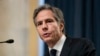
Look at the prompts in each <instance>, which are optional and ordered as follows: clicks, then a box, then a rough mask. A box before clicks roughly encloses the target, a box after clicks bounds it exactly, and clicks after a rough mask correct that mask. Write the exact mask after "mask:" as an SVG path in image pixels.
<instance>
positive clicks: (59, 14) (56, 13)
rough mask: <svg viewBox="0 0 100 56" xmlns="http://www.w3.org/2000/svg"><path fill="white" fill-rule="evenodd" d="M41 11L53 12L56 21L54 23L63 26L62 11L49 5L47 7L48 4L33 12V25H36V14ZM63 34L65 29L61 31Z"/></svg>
mask: <svg viewBox="0 0 100 56" xmlns="http://www.w3.org/2000/svg"><path fill="white" fill-rule="evenodd" d="M42 10H51V11H52V12H53V14H54V18H55V19H56V21H57V22H58V23H63V24H64V16H63V13H62V11H61V10H60V9H59V8H56V7H54V6H50V5H48V4H45V5H43V6H40V7H38V8H36V9H35V10H34V13H33V20H34V24H35V25H36V22H35V21H36V20H35V19H36V17H37V15H38V13H39V12H40V11H42ZM62 32H63V33H65V28H64V29H63V31H62Z"/></svg>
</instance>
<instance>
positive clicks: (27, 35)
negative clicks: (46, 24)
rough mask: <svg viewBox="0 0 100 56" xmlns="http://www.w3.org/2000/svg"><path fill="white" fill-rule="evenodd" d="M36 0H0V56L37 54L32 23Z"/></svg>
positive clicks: (36, 39) (36, 4)
mask: <svg viewBox="0 0 100 56" xmlns="http://www.w3.org/2000/svg"><path fill="white" fill-rule="evenodd" d="M37 6H38V0H0V41H4V40H7V39H10V38H11V39H14V40H15V42H14V43H13V44H0V56H38V38H37V33H36V29H35V26H34V24H33V20H32V15H33V10H34V8H36V7H37Z"/></svg>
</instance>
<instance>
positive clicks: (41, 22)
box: [36, 10, 64, 43]
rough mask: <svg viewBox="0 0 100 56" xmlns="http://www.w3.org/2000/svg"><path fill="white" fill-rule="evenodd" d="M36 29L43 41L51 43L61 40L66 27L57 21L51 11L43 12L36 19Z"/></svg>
mask: <svg viewBox="0 0 100 56" xmlns="http://www.w3.org/2000/svg"><path fill="white" fill-rule="evenodd" d="M36 28H37V31H38V33H39V35H40V37H41V39H42V40H43V41H44V42H46V43H49V42H57V41H58V40H59V39H60V37H61V36H62V30H63V28H64V25H63V24H62V23H58V22H57V21H56V20H55V18H54V15H53V13H52V11H51V10H42V11H40V12H39V13H38V15H37V17H36Z"/></svg>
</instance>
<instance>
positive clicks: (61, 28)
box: [60, 23, 64, 31]
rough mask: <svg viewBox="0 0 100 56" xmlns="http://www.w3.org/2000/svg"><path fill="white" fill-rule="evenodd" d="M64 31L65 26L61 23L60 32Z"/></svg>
mask: <svg viewBox="0 0 100 56" xmlns="http://www.w3.org/2000/svg"><path fill="white" fill-rule="evenodd" d="M63 29H64V24H63V23H60V30H61V31H63Z"/></svg>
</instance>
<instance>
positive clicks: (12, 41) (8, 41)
mask: <svg viewBox="0 0 100 56" xmlns="http://www.w3.org/2000/svg"><path fill="white" fill-rule="evenodd" d="M5 42H6V43H14V40H13V39H9V40H7V41H5Z"/></svg>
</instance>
